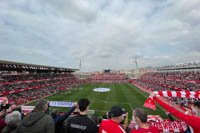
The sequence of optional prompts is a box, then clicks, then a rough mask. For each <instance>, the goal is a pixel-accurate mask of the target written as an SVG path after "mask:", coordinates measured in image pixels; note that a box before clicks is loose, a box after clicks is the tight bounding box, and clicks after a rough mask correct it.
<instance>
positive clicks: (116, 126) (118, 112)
mask: <svg viewBox="0 0 200 133" xmlns="http://www.w3.org/2000/svg"><path fill="white" fill-rule="evenodd" d="M109 114H110V115H111V119H109V120H103V121H102V122H101V125H100V128H99V133H126V131H125V130H124V129H123V128H122V127H121V125H120V122H121V121H122V119H123V114H124V112H123V110H122V109H121V107H120V106H113V107H112V108H111V111H110V113H109Z"/></svg>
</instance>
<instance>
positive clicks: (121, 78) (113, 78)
mask: <svg viewBox="0 0 200 133" xmlns="http://www.w3.org/2000/svg"><path fill="white" fill-rule="evenodd" d="M89 82H91V83H126V82H127V78H126V75H125V74H114V73H108V74H106V73H105V74H91V75H90V78H89Z"/></svg>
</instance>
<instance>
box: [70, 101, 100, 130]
mask: <svg viewBox="0 0 200 133" xmlns="http://www.w3.org/2000/svg"><path fill="white" fill-rule="evenodd" d="M89 104H90V101H89V100H88V99H86V98H82V99H80V100H79V102H78V107H79V111H80V114H78V115H77V116H74V117H72V118H71V119H69V120H68V122H67V126H66V133H98V128H97V125H96V124H95V122H94V121H93V120H91V119H89V118H88V117H87V110H89Z"/></svg>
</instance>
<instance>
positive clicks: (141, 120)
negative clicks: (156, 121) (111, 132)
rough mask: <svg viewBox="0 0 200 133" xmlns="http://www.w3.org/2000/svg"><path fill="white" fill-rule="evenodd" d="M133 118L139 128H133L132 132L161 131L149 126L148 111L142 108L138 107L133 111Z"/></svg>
mask: <svg viewBox="0 0 200 133" xmlns="http://www.w3.org/2000/svg"><path fill="white" fill-rule="evenodd" d="M133 120H135V122H136V124H137V125H138V129H133V130H131V132H130V133H160V132H159V130H158V129H157V128H155V127H152V126H149V124H148V123H147V113H146V112H145V111H144V110H143V109H141V108H136V109H135V110H134V111H133Z"/></svg>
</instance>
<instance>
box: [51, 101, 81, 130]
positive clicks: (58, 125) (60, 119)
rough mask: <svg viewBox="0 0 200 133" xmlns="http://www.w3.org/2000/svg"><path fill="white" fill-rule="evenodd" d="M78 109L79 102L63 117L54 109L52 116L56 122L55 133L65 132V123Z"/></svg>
mask: <svg viewBox="0 0 200 133" xmlns="http://www.w3.org/2000/svg"><path fill="white" fill-rule="evenodd" d="M76 107H77V102H75V103H74V106H73V107H72V108H71V109H70V110H69V111H67V112H66V113H65V114H64V115H62V116H59V114H58V110H57V109H54V110H53V111H52V113H51V116H52V117H53V120H54V123H55V133H62V132H63V131H62V129H63V128H62V126H63V122H64V121H65V119H66V118H67V117H68V116H69V115H70V114H71V113H72V112H73V111H74V110H75V109H76Z"/></svg>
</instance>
